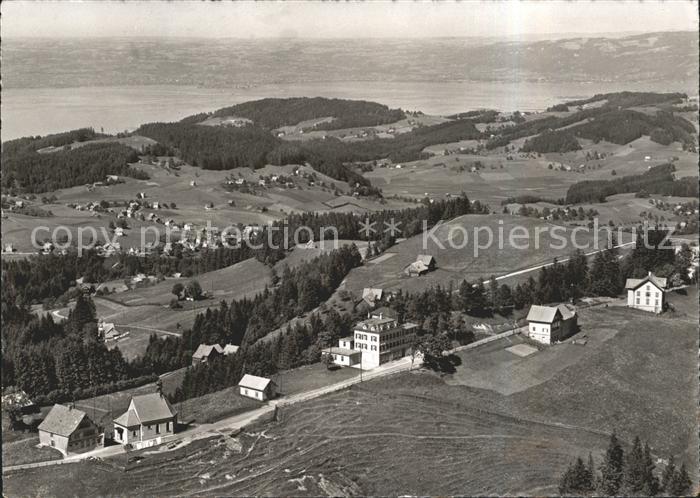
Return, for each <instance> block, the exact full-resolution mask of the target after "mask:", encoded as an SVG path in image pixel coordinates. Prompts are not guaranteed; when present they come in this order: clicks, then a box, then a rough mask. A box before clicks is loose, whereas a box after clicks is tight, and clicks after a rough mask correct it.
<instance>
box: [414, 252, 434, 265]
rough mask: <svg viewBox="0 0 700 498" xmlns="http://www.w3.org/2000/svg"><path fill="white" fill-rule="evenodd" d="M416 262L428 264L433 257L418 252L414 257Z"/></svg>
mask: <svg viewBox="0 0 700 498" xmlns="http://www.w3.org/2000/svg"><path fill="white" fill-rule="evenodd" d="M416 262H421V263H423V264H424V265H429V264H430V263H434V262H435V258H434V257H432V256H431V255H430V254H419V255H418V257H417V258H416Z"/></svg>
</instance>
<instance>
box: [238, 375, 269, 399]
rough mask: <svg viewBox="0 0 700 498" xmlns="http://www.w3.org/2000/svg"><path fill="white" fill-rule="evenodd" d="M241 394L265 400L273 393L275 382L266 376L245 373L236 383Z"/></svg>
mask: <svg viewBox="0 0 700 498" xmlns="http://www.w3.org/2000/svg"><path fill="white" fill-rule="evenodd" d="M238 387H239V389H240V393H241V396H247V397H248V398H253V399H257V400H260V401H265V400H266V399H269V398H272V397H273V396H274V395H275V383H274V382H273V381H272V380H271V379H268V378H266V377H258V376H257V375H250V374H245V375H244V376H243V378H242V379H241V381H240V382H239V383H238Z"/></svg>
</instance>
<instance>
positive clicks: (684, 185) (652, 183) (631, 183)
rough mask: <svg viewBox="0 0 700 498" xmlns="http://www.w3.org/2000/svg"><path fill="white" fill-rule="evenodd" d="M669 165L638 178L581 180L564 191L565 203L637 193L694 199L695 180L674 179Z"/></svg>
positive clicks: (672, 166) (672, 169)
mask: <svg viewBox="0 0 700 498" xmlns="http://www.w3.org/2000/svg"><path fill="white" fill-rule="evenodd" d="M675 170H676V167H675V166H674V165H673V164H672V163H667V164H660V165H658V166H654V167H652V168H650V169H649V170H647V171H645V172H644V173H641V174H639V175H627V176H623V177H620V178H615V179H613V180H585V181H582V182H578V183H574V184H573V185H571V186H570V187H569V189H568V190H567V191H566V199H565V201H566V203H567V204H577V203H582V202H605V199H606V198H607V197H608V196H610V195H615V194H624V193H629V192H639V191H641V190H644V191H645V192H646V193H648V194H659V195H673V196H678V197H697V196H698V182H697V179H696V178H693V177H684V178H680V179H678V180H677V179H676V178H675V176H674V173H673V172H674V171H675Z"/></svg>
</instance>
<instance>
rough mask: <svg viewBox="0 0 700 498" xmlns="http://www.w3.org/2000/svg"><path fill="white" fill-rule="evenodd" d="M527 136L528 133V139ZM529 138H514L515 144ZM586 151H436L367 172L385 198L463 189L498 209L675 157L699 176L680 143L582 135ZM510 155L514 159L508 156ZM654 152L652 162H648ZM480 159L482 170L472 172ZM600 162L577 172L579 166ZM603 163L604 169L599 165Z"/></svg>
mask: <svg viewBox="0 0 700 498" xmlns="http://www.w3.org/2000/svg"><path fill="white" fill-rule="evenodd" d="M526 138H527V137H526ZM526 138H522V139H518V140H514V141H513V145H515V147H516V148H518V147H520V146H522V143H524V141H525V140H526ZM579 142H580V143H581V146H582V150H579V151H575V152H567V153H563V154H560V153H548V154H542V155H541V156H538V155H537V154H523V153H516V152H512V153H505V152H503V151H502V150H500V149H497V150H493V151H490V152H489V153H488V154H487V155H469V154H450V155H448V156H443V155H435V156H433V157H430V158H428V159H422V160H418V161H413V162H408V163H404V164H402V168H401V169H396V168H390V167H386V168H375V169H374V171H371V172H368V173H365V176H366V177H367V178H368V179H369V180H371V181H372V184H373V185H374V186H376V187H379V188H381V189H382V190H383V192H384V195H385V196H392V195H398V196H413V197H421V198H422V197H424V196H425V195H426V194H427V195H428V197H431V198H442V197H444V196H445V194H447V193H450V194H452V195H454V194H458V193H460V192H462V191H464V192H465V193H466V194H467V196H469V198H470V199H472V200H479V201H481V202H486V203H487V204H489V205H490V206H491V208H492V209H498V208H499V206H500V204H501V201H503V200H505V199H507V198H509V197H516V196H518V195H526V194H527V195H537V196H541V197H544V198H547V199H559V198H564V197H565V196H566V191H567V189H568V188H569V186H570V185H572V184H574V183H576V182H579V181H583V180H599V179H602V180H609V179H611V178H612V171H613V170H615V172H616V174H617V176H621V175H631V174H639V173H643V172H644V171H646V170H647V168H648V167H649V166H656V165H658V164H663V163H666V162H670V161H671V159H672V158H673V157H674V156H675V157H677V158H678V160H677V161H675V162H674V164H675V166H676V170H677V171H676V176H677V177H678V178H680V177H683V176H697V174H698V172H697V162H698V155H697V153H691V152H687V151H683V150H682V147H681V145H680V144H679V143H677V142H674V143H672V144H671V145H669V146H662V145H659V144H657V143H654V142H652V141H651V140H649V137H646V136H645V137H641V138H639V139H637V140H634V141H633V142H630V143H629V144H627V145H617V144H612V143H609V142H605V141H601V142H599V143H597V144H594V143H593V142H592V141H590V140H585V139H579ZM460 146H464V145H460V143H458V142H457V143H453V144H440V148H441V150H444V149H455V148H458V147H460ZM594 151H598V152H599V153H601V154H602V153H603V152H605V153H606V154H607V157H606V158H605V159H601V160H588V161H587V160H586V153H587V152H590V153H591V154H592V153H593V152H594ZM508 156H510V157H511V158H512V159H511V160H509V159H508ZM647 156H649V157H650V160H648V161H647V160H645V158H646V157H647ZM476 162H479V163H480V164H481V169H479V170H478V171H476V172H472V171H471V168H472V166H474V164H475V163H476ZM549 164H552V165H553V167H557V166H559V165H562V166H569V167H570V168H571V169H572V171H557V170H556V169H551V170H550V169H549ZM582 164H584V165H586V166H588V167H591V166H594V165H595V166H596V169H586V170H585V171H584V172H583V173H580V172H578V170H579V166H580V165H582ZM597 165H600V169H597Z"/></svg>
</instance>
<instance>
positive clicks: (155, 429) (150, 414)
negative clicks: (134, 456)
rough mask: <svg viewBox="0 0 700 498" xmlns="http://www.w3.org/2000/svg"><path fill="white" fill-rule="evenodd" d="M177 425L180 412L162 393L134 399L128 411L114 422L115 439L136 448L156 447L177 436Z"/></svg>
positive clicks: (144, 395)
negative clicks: (178, 412)
mask: <svg viewBox="0 0 700 498" xmlns="http://www.w3.org/2000/svg"><path fill="white" fill-rule="evenodd" d="M176 423H177V412H176V411H175V410H173V407H172V406H171V405H170V402H169V401H168V400H167V398H166V397H165V396H163V395H162V394H160V393H152V394H143V395H141V396H134V397H133V398H131V402H130V403H129V409H128V410H127V411H125V412H124V413H122V414H121V415H120V416H119V417H117V418H115V419H114V440H115V441H116V442H117V443H120V444H132V445H134V446H135V447H136V448H145V447H148V446H153V445H156V444H160V443H161V441H162V437H163V436H167V435H170V434H174V433H175V424H176Z"/></svg>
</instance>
